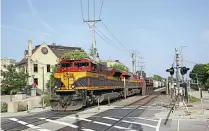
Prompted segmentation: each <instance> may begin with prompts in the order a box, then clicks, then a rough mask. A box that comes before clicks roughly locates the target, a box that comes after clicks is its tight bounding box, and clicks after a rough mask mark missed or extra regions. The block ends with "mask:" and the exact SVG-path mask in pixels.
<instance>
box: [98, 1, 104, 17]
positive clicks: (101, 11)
mask: <svg viewBox="0 0 209 131" xmlns="http://www.w3.org/2000/svg"><path fill="white" fill-rule="evenodd" d="M103 4H104V0H102V5H101V8H100V13H99V19H101V18H100V16H101V13H102V7H103Z"/></svg>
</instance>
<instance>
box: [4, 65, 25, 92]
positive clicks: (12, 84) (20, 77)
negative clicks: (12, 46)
mask: <svg viewBox="0 0 209 131" xmlns="http://www.w3.org/2000/svg"><path fill="white" fill-rule="evenodd" d="M6 69H7V71H1V76H3V80H2V81H1V83H2V86H1V90H2V91H5V92H9V93H10V94H12V93H17V92H18V91H23V89H25V88H26V85H27V78H28V74H26V73H24V72H23V71H21V72H17V71H16V68H15V66H14V65H9V66H7V68H6Z"/></svg>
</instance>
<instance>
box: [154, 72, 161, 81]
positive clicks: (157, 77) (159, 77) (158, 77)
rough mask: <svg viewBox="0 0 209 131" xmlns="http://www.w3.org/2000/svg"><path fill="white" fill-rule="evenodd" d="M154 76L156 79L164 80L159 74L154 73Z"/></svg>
mask: <svg viewBox="0 0 209 131" xmlns="http://www.w3.org/2000/svg"><path fill="white" fill-rule="evenodd" d="M153 78H154V80H157V81H162V77H161V76H159V75H156V74H154V76H153Z"/></svg>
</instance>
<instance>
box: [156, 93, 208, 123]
mask: <svg viewBox="0 0 209 131" xmlns="http://www.w3.org/2000/svg"><path fill="white" fill-rule="evenodd" d="M189 94H190V95H191V96H193V97H196V98H200V92H199V91H191V92H189ZM202 102H203V110H202V105H201V101H198V102H195V103H190V105H192V107H188V112H187V110H186V107H180V108H177V109H176V110H174V111H173V113H171V114H170V117H169V119H198V120H206V119H207V120H208V119H209V93H208V92H207V91H203V101H202ZM169 110H170V109H168V108H167V109H166V108H164V110H163V111H162V112H160V113H156V114H155V116H156V117H158V118H163V119H166V117H167V114H168V113H169Z"/></svg>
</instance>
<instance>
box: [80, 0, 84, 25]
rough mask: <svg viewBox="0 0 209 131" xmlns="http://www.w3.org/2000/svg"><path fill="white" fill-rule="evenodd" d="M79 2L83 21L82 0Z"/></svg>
mask: <svg viewBox="0 0 209 131" xmlns="http://www.w3.org/2000/svg"><path fill="white" fill-rule="evenodd" d="M80 3H81V15H82V18H83V21H84V16H83V4H82V0H80Z"/></svg>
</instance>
